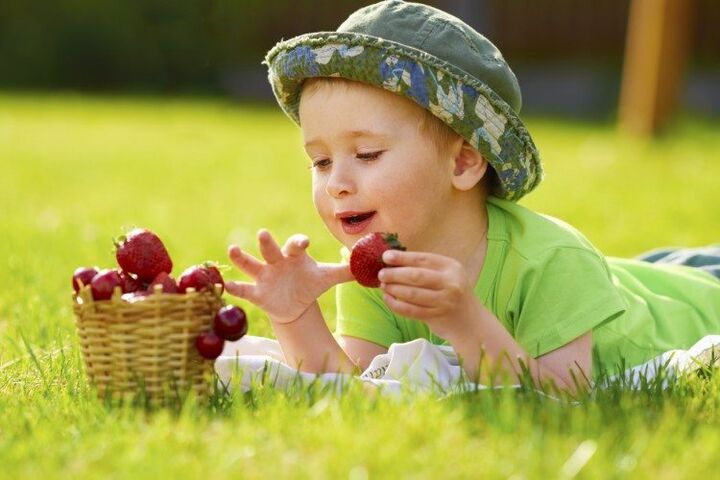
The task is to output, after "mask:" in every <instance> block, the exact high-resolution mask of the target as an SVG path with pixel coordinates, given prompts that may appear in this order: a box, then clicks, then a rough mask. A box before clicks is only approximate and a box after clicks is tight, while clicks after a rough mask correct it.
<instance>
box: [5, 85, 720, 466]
mask: <svg viewBox="0 0 720 480" xmlns="http://www.w3.org/2000/svg"><path fill="white" fill-rule="evenodd" d="M527 123H528V126H529V129H530V131H531V132H533V134H534V138H535V141H536V143H537V145H538V147H539V149H540V151H541V154H542V156H543V158H544V161H545V168H546V179H545V181H544V183H543V184H542V185H541V187H539V188H538V190H537V191H535V192H533V193H532V194H531V195H530V196H529V197H528V198H527V199H524V200H523V201H522V203H523V204H524V205H527V206H529V207H531V208H534V209H537V210H539V211H541V212H544V213H548V214H551V215H554V216H557V217H560V218H562V219H564V220H565V221H567V222H569V223H571V224H573V225H574V226H576V227H577V228H579V229H580V230H581V231H583V232H584V233H585V234H586V235H587V237H588V238H589V239H590V240H591V241H592V242H594V243H595V245H596V246H598V247H599V248H600V250H602V251H603V252H604V253H605V254H607V255H614V256H632V255H636V254H638V253H640V252H642V251H644V250H648V249H651V248H653V247H656V246H664V245H687V246H699V245H703V244H709V243H713V242H718V241H720V228H718V226H719V225H720V208H718V205H720V189H718V184H717V182H718V180H717V179H718V178H720V162H718V159H719V158H720V135H718V131H720V123H718V121H717V120H715V121H711V120H702V119H697V118H692V117H683V118H681V119H680V120H678V122H677V123H676V124H675V125H674V126H673V128H672V130H671V131H669V132H668V134H667V135H666V136H664V137H663V138H661V139H660V140H658V141H657V142H655V143H651V144H649V143H643V142H638V141H633V140H630V139H628V138H625V137H623V136H622V135H619V134H618V132H617V131H616V130H615V128H614V126H613V125H611V124H607V123H599V122H595V123H586V122H579V121H575V120H572V121H567V120H558V119H546V118H537V117H530V118H528V119H527ZM307 163H308V160H307V158H305V157H304V154H303V151H302V149H301V142H300V133H299V131H298V130H297V129H296V128H295V127H294V125H293V124H292V123H291V122H290V121H289V120H288V119H287V118H285V117H284V116H283V114H282V113H281V112H280V111H279V109H277V108H275V107H274V106H268V105H244V104H236V103H231V102H226V101H222V100H215V99H175V100H167V99H158V98H140V97H107V98H106V97H85V96H74V95H58V96H52V95H29V94H28V95H16V94H14V95H10V94H3V95H0V167H1V170H0V172H2V173H1V174H0V285H2V288H0V478H3V479H4V478H8V479H11V478H12V479H16V478H44V479H51V478H67V477H68V476H72V477H78V478H104V477H107V476H111V475H112V476H113V477H114V478H140V479H143V478H148V479H150V478H199V477H201V476H202V477H203V478H222V476H229V475H233V476H237V477H238V478H277V477H287V476H290V477H298V478H351V479H362V478H376V477H378V478H382V477H395V476H408V477H412V478H437V477H439V476H451V477H461V478H477V477H480V476H482V477H512V478H571V477H574V476H578V477H580V478H623V477H628V478H629V477H632V478H678V477H679V476H681V477H695V476H700V475H703V476H704V475H707V473H709V472H712V471H717V467H718V458H719V457H718V455H719V454H720V437H718V434H717V432H718V431H719V430H718V429H719V428H720V409H719V407H720V377H719V376H717V375H714V376H712V375H710V376H709V378H704V379H692V380H690V381H688V382H685V383H683V384H682V385H680V386H678V387H676V388H673V389H670V390H668V391H666V392H658V391H655V390H653V389H646V390H645V391H641V392H637V393H629V392H621V391H618V390H616V389H615V390H612V391H609V392H600V393H599V394H598V395H597V396H596V397H594V398H588V399H585V401H583V402H582V403H581V404H579V405H574V404H568V403H565V402H555V401H552V400H548V399H546V398H544V397H541V396H537V395H534V394H533V393H532V392H525V393H517V392H510V391H505V392H500V393H492V394H469V395H464V396H461V397H460V396H458V397H451V398H442V399H440V398H437V397H435V396H419V397H415V398H404V399H400V400H399V401H391V400H388V399H383V398H370V397H368V396H367V395H366V394H365V393H363V391H362V390H361V389H359V388H351V389H350V391H349V392H347V393H346V394H344V395H342V396H341V397H328V396H324V395H321V394H318V393H315V392H310V391H300V392H295V393H290V394H285V393H282V392H278V391H275V390H273V389H271V388H258V389H257V391H255V392H253V393H252V395H249V396H247V397H243V396H239V395H234V396H230V397H227V398H222V399H220V400H218V401H216V402H214V403H213V405H212V406H209V407H208V406H205V407H204V406H198V405H195V404H193V403H187V404H185V405H184V406H183V408H182V409H180V410H179V411H176V410H170V409H166V410H159V411H145V410H141V409H133V408H109V407H106V406H105V405H103V404H102V403H101V402H99V401H98V400H96V399H95V398H94V396H93V394H92V391H91V390H90V389H89V388H88V387H87V385H86V379H85V376H84V373H83V370H82V360H81V358H80V352H79V348H78V343H77V339H76V336H75V330H74V328H75V327H74V320H73V316H72V311H71V295H70V293H71V288H70V277H71V274H72V271H73V270H74V269H75V268H76V267H77V266H81V265H94V264H97V265H100V266H111V265H112V264H113V257H112V255H111V239H112V238H113V237H114V236H117V235H118V234H120V233H121V232H122V231H123V229H124V228H127V227H130V226H144V227H147V228H150V229H152V230H154V231H156V232H157V233H158V234H159V235H160V236H161V237H162V238H163V239H164V240H165V243H166V245H167V247H168V249H169V250H170V252H171V254H172V255H173V258H174V260H175V264H176V269H178V270H179V269H182V268H184V267H185V266H188V265H191V264H194V263H198V262H201V261H204V260H208V259H210V260H220V261H223V262H225V263H228V262H227V261H226V260H225V249H226V246H227V245H228V243H230V242H235V243H238V244H239V245H241V246H243V247H245V248H246V249H248V250H250V251H251V252H253V253H254V254H256V255H257V254H258V249H257V246H256V244H255V234H256V232H257V230H258V229H260V228H263V227H264V228H268V229H269V230H270V231H271V232H272V233H273V234H274V235H276V237H277V238H279V239H280V240H281V241H284V239H285V238H287V237H288V236H289V235H291V234H293V233H297V232H303V233H305V234H307V235H309V237H310V239H311V246H310V248H309V251H310V254H311V255H313V256H314V257H315V258H316V259H317V260H318V261H323V262H333V261H338V259H339V247H340V245H339V244H338V243H337V242H336V241H335V240H334V239H333V238H332V237H331V236H330V235H329V233H328V232H327V231H326V230H325V228H324V226H323V224H322V222H321V221H320V220H319V218H318V217H317V216H316V214H315V213H314V209H313V206H312V201H311V197H310V173H309V171H308V170H307V168H306V167H307ZM227 276H228V277H229V278H233V279H246V278H244V277H243V276H242V275H241V274H240V273H238V272H237V271H233V272H232V273H229V274H227ZM228 300H230V299H228ZM234 301H235V303H238V304H240V305H241V306H243V307H244V308H245V309H246V310H247V311H248V315H249V317H250V321H251V327H250V334H253V335H264V336H269V335H271V330H270V327H269V325H268V323H267V321H266V319H265V318H264V316H263V314H262V312H261V311H259V310H257V309H255V308H253V307H252V306H251V305H250V304H247V303H246V302H243V301H241V300H237V299H235V300H234ZM321 306H322V308H323V310H324V312H325V315H326V318H327V319H328V321H329V322H330V324H331V325H333V324H334V320H333V318H334V315H335V307H334V305H333V292H332V291H330V292H328V293H326V294H325V295H324V296H323V297H322V298H321Z"/></svg>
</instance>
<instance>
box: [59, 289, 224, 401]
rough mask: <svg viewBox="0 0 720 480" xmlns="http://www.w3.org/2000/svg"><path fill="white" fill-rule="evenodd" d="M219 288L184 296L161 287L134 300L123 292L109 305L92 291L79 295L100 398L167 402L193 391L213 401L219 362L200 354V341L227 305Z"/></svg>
mask: <svg viewBox="0 0 720 480" xmlns="http://www.w3.org/2000/svg"><path fill="white" fill-rule="evenodd" d="M217 287H219V286H217ZM217 287H216V290H215V291H214V292H208V291H203V292H195V291H192V290H191V289H189V290H188V292H187V293H185V294H182V295H178V294H166V293H162V291H161V290H160V287H159V286H158V288H157V289H156V291H155V292H154V293H152V294H150V295H148V296H147V297H145V298H144V299H142V300H140V301H134V302H132V301H126V300H123V299H122V298H121V295H120V291H119V289H117V290H116V292H115V294H114V295H113V298H112V299H111V300H105V301H94V300H93V299H92V295H91V294H90V289H89V287H84V288H83V289H82V290H81V291H80V293H79V294H77V295H73V302H74V305H73V309H74V311H75V318H76V325H77V332H78V337H79V338H80V346H81V348H82V355H83V359H84V362H85V370H86V373H87V376H88V380H89V381H90V383H91V384H92V385H94V386H95V387H96V388H97V392H98V395H99V396H100V397H101V398H108V397H111V398H113V399H117V398H121V399H132V398H141V397H144V398H145V399H146V400H147V401H149V402H151V403H153V404H157V403H161V404H164V403H168V401H174V400H177V399H179V398H182V397H183V396H184V395H185V394H186V393H188V392H189V391H190V390H193V391H194V392H195V394H196V395H197V396H198V398H200V399H203V400H204V399H207V398H208V396H209V394H210V392H211V386H212V377H213V365H214V362H213V361H212V360H207V359H204V358H202V357H201V356H200V354H199V353H198V352H197V350H196V348H195V339H196V338H197V336H198V335H199V334H200V333H202V332H206V331H208V330H210V329H211V327H212V321H213V318H214V316H215V314H216V313H217V311H218V309H220V308H221V307H222V306H223V301H222V298H221V297H220V291H219V288H217Z"/></svg>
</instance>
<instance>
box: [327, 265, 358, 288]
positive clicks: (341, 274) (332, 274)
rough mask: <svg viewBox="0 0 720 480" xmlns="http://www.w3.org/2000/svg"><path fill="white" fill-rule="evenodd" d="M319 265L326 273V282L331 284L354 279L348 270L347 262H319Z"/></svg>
mask: <svg viewBox="0 0 720 480" xmlns="http://www.w3.org/2000/svg"><path fill="white" fill-rule="evenodd" d="M319 266H320V269H321V270H322V271H323V272H325V274H326V275H327V280H328V282H329V283H331V284H332V285H336V284H338V283H345V282H351V281H353V280H355V277H353V274H352V273H351V272H350V265H349V264H347V263H320V264H319Z"/></svg>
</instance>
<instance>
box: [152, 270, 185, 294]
mask: <svg viewBox="0 0 720 480" xmlns="http://www.w3.org/2000/svg"><path fill="white" fill-rule="evenodd" d="M155 285H162V291H163V293H177V291H178V285H177V282H175V279H174V278H173V277H171V276H170V275H168V274H167V273H165V272H160V273H158V274H157V276H156V277H155V279H154V280H153V281H152V282H151V283H150V285H149V286H148V288H147V292H148V293H153V292H154V291H155Z"/></svg>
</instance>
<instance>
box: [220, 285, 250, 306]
mask: <svg viewBox="0 0 720 480" xmlns="http://www.w3.org/2000/svg"><path fill="white" fill-rule="evenodd" d="M225 290H226V291H227V292H228V293H229V294H231V295H235V296H236V297H240V298H244V299H245V300H249V301H250V302H252V303H255V301H256V298H255V285H253V284H252V283H245V282H234V281H230V282H225Z"/></svg>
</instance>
